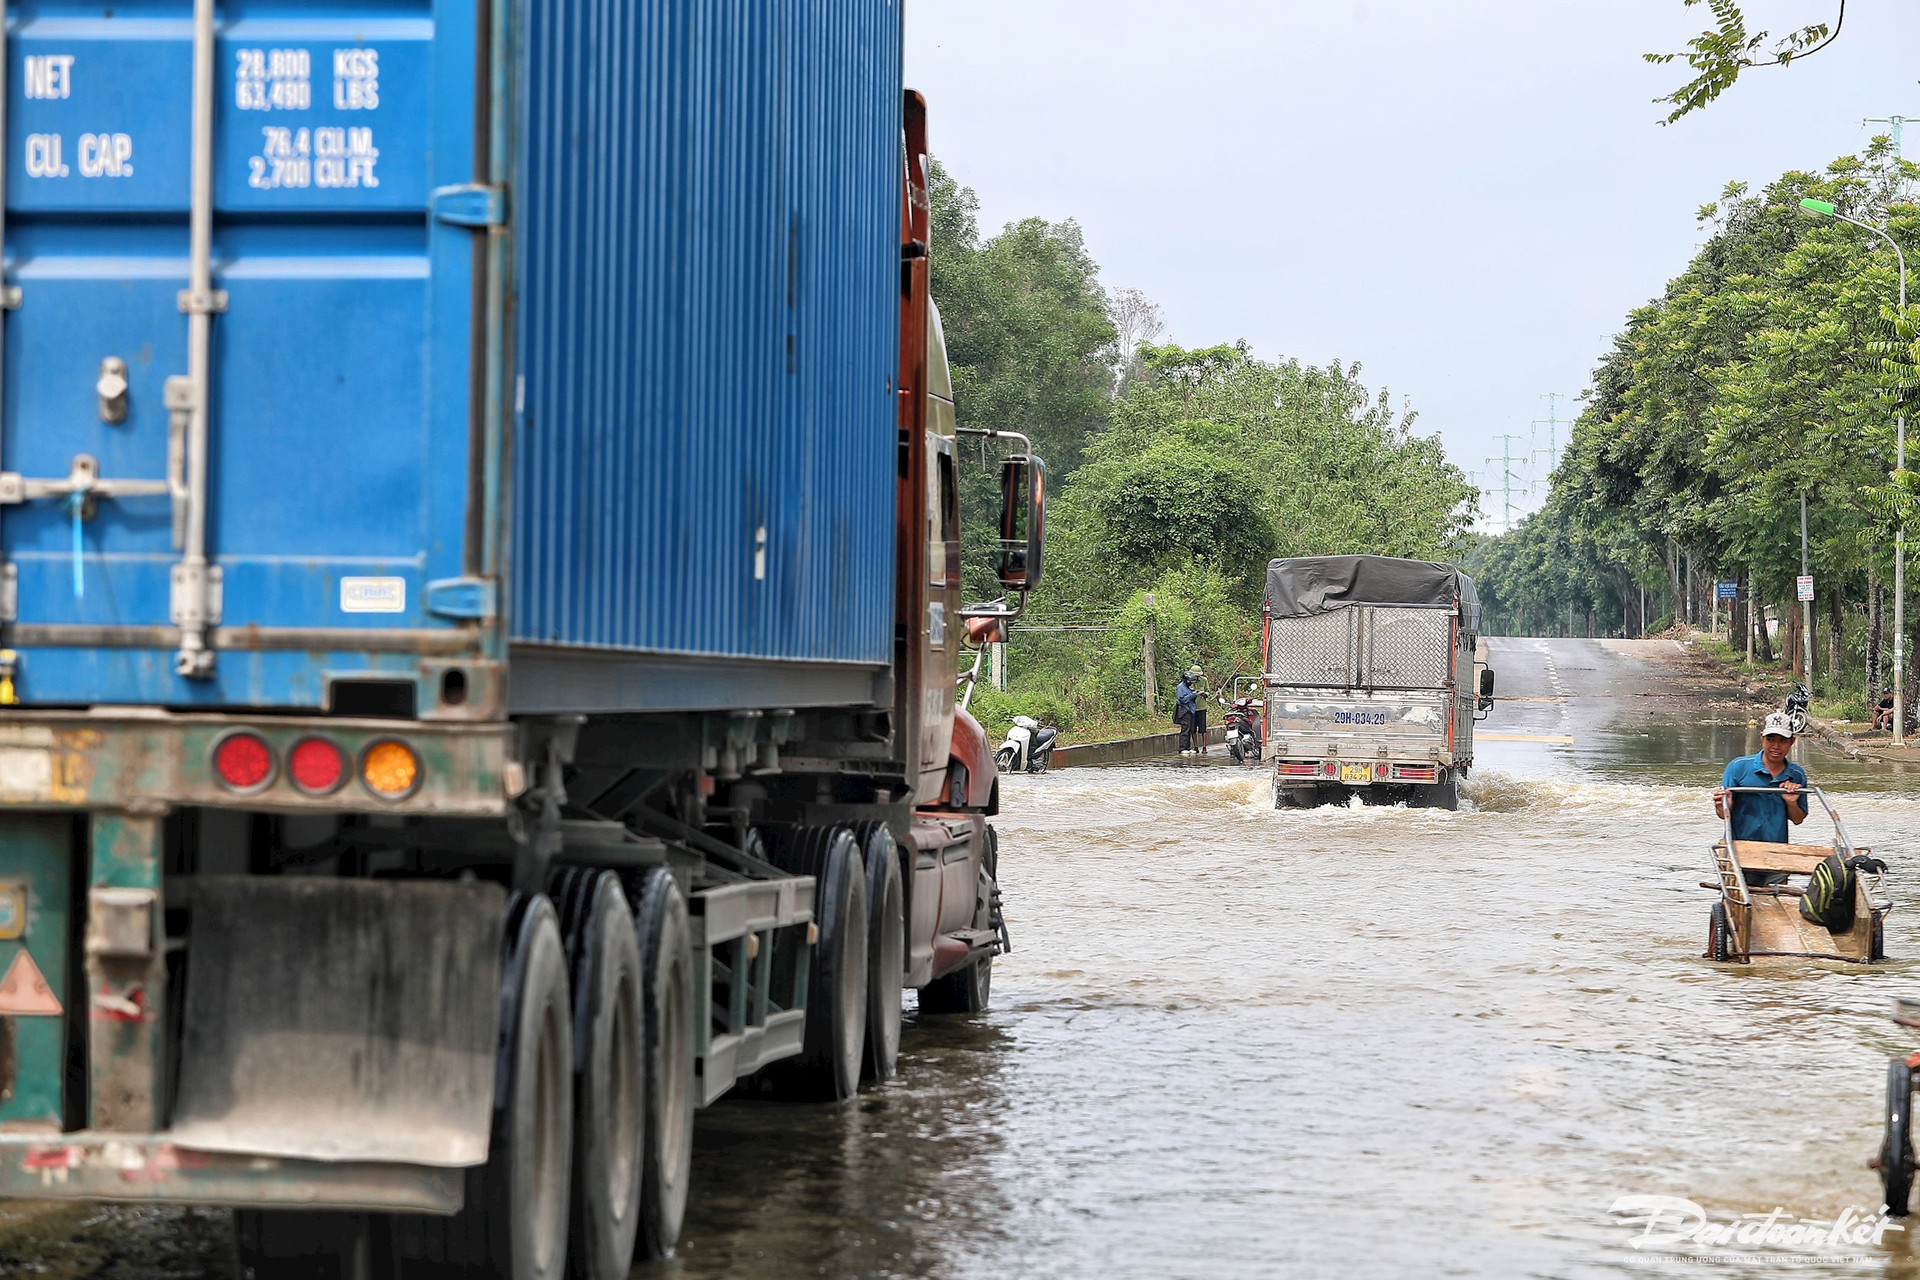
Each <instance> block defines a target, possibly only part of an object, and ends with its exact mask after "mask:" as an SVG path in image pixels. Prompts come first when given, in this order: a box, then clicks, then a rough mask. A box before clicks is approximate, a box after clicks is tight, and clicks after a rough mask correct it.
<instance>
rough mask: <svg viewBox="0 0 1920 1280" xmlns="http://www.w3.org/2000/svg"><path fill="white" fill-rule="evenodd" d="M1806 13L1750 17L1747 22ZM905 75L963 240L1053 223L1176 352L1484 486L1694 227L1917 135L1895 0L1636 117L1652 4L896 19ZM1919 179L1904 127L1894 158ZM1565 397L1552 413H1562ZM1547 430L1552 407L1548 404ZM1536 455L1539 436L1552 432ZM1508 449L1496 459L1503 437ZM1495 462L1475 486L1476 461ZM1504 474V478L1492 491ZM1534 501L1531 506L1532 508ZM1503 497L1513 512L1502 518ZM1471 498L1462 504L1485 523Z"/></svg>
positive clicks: (1662, 275) (1678, 21)
mask: <svg viewBox="0 0 1920 1280" xmlns="http://www.w3.org/2000/svg"><path fill="white" fill-rule="evenodd" d="M1834 7H1835V0H1754V2H1752V3H1749V4H1748V12H1749V16H1750V19H1752V24H1751V25H1752V26H1753V27H1755V28H1759V27H1770V28H1772V29H1774V30H1776V31H1778V30H1785V29H1787V28H1789V27H1792V26H1798V25H1803V24H1805V23H1809V22H1817V21H1831V19H1832V13H1833V9H1834ZM906 14H907V82H908V84H910V85H912V86H913V87H915V88H917V89H919V90H920V91H922V92H923V93H925V94H926V95H927V97H928V102H929V114H930V121H931V124H930V128H931V132H932V140H933V149H934V152H935V153H936V154H937V155H938V156H939V157H940V159H941V160H942V162H943V163H945V164H946V165H947V167H948V168H949V169H950V170H951V171H952V172H953V173H954V174H955V176H956V177H958V178H959V180H960V181H961V182H963V183H965V184H966V185H968V186H971V187H972V188H974V190H975V191H976V192H977V193H978V195H979V197H980V205H981V210H980V212H981V229H982V231H983V232H986V233H989V234H990V233H992V232H993V231H995V230H997V229H998V228H999V227H1000V226H1001V225H1002V224H1004V223H1006V222H1008V221H1011V220H1014V219H1018V218H1023V217H1030V216H1039V217H1043V218H1047V219H1050V220H1059V219H1065V218H1073V219H1076V220H1077V221H1078V222H1079V223H1080V225H1081V226H1082V227H1083V228H1084V229H1085V232H1086V238H1087V244H1088V247H1089V248H1090V249H1091V250H1092V253H1093V256H1094V258H1095V259H1096V260H1097V261H1098V262H1099V264H1100V268H1101V276H1102V279H1103V281H1104V283H1105V284H1106V285H1107V286H1108V287H1109V288H1125V287H1134V288H1138V289H1142V290H1144V291H1145V292H1146V293H1147V294H1148V295H1149V296H1150V297H1152V298H1153V299H1154V300H1155V301H1156V302H1158V303H1159V304H1160V305H1161V307H1162V308H1163V309H1164V311H1165V313H1166V317H1167V321H1168V325H1169V329H1168V338H1169V339H1170V340H1172V341H1175V342H1179V343H1181V344H1183V345H1186V346H1204V345H1209V344H1212V343H1215V342H1223V341H1232V340H1235V339H1240V338H1244V339H1246V340H1247V341H1248V342H1249V343H1251V344H1252V346H1253V349H1254V351H1255V352H1256V353H1257V354H1258V355H1261V356H1263V357H1269V358H1271V357H1274V356H1279V355H1287V356H1295V357H1298V358H1300V359H1302V360H1305V361H1309V362H1312V363H1324V362H1325V361H1327V360H1330V359H1334V358H1338V359H1341V360H1348V361H1351V360H1357V361H1359V362H1360V363H1361V365H1362V366H1363V375H1362V376H1363V378H1364V379H1365V380H1366V381H1367V382H1368V383H1369V385H1371V386H1374V387H1376V388H1377V387H1379V386H1382V385H1384V386H1386V387H1388V388H1389V389H1390V390H1391V391H1392V392H1393V394H1394V397H1395V399H1396V400H1397V401H1398V400H1402V399H1404V400H1406V401H1407V402H1409V403H1410V404H1411V405H1412V407H1413V408H1414V409H1415V410H1417V411H1418V412H1419V414H1420V420H1419V424H1418V428H1417V429H1420V430H1424V431H1438V432H1439V433H1440V435H1441V437H1442V439H1443V440H1444V441H1445V442H1446V446H1447V452H1448V454H1449V456H1450V457H1451V458H1452V459H1453V461H1454V462H1455V463H1456V464H1457V465H1458V466H1460V467H1461V468H1462V469H1463V470H1470V471H1475V472H1478V473H1480V474H1479V476H1478V477H1477V478H1478V479H1479V480H1480V482H1481V483H1482V484H1486V485H1490V486H1492V485H1496V484H1497V477H1498V473H1499V471H1500V469H1501V468H1500V463H1499V461H1498V460H1497V458H1498V455H1499V454H1500V451H1501V442H1500V441H1499V440H1498V438H1497V437H1498V436H1499V435H1500V434H1501V433H1503V432H1512V433H1517V434H1520V435H1522V436H1526V435H1529V433H1531V434H1532V436H1533V443H1534V444H1535V445H1537V447H1538V448H1539V449H1540V450H1541V451H1542V454H1543V456H1542V459H1541V461H1540V463H1539V465H1538V466H1537V468H1536V469H1535V471H1536V474H1539V475H1542V476H1543V475H1544V473H1545V469H1546V468H1545V460H1544V451H1545V449H1546V446H1547V427H1546V425H1545V423H1544V422H1541V423H1540V424H1539V425H1537V426H1536V425H1534V420H1535V419H1545V418H1546V417H1547V410H1548V402H1547V401H1546V400H1545V399H1543V398H1542V397H1543V396H1544V395H1545V393H1547V392H1558V393H1560V394H1561V395H1562V396H1563V397H1566V396H1572V395H1577V394H1578V393H1579V392H1581V391H1582V390H1583V389H1585V387H1586V386H1587V382H1588V375H1589V373H1590V371H1591V369H1592V367H1593V365H1594V362H1595V360H1596V358H1597V357H1598V355H1599V354H1600V352H1601V351H1602V350H1603V348H1604V346H1605V344H1606V343H1607V341H1608V337H1609V335H1611V334H1612V333H1614V332H1616V331H1617V330H1619V329H1620V328H1622V327H1623V323H1624V319H1625V316H1626V313H1627V312H1628V311H1629V310H1630V309H1631V308H1633V307H1635V306H1638V305H1639V304H1641V303H1642V302H1645V301H1646V300H1647V299H1648V298H1650V297H1652V296H1653V295H1655V294H1656V293H1658V292H1659V291H1660V290H1661V288H1662V287H1663V285H1664V284H1665V282H1666V281H1667V280H1668V279H1669V278H1671V277H1672V276H1673V275H1675V274H1677V273H1678V272H1679V271H1680V270H1681V269H1682V268H1683V267H1684V266H1685V265H1686V262H1687V260H1688V258H1689V257H1690V256H1691V255H1692V252H1693V250H1694V248H1695V246H1696V245H1697V244H1698V243H1699V242H1700V240H1701V238H1702V237H1701V234H1700V230H1699V228H1698V226H1697V225H1696V223H1695V220H1694V213H1695V210H1696V209H1697V208H1698V207H1699V206H1700V205H1701V204H1703V203H1705V202H1707V201H1709V200H1712V199H1714V198H1715V197H1716V196H1717V194H1718V193H1719V191H1720V188H1721V186H1722V185H1723V184H1724V183H1725V182H1726V181H1728V180H1729V179H1735V178H1737V179H1743V180H1747V181H1750V182H1752V183H1754V184H1755V185H1760V184H1763V183H1765V182H1766V181H1768V180H1770V179H1771V178H1774V177H1777V176H1778V175H1779V174H1780V173H1782V172H1783V171H1785V170H1787V169H1793V168H1799V169H1816V168H1819V167H1821V166H1822V165H1824V164H1825V163H1826V162H1827V161H1829V160H1831V159H1832V158H1834V157H1835V156H1839V155H1845V154H1850V153H1853V152H1856V151H1858V150H1859V149H1861V148H1863V147H1864V146H1865V145H1866V142H1867V140H1868V138H1869V136H1870V135H1871V134H1872V133H1873V132H1884V131H1886V129H1887V126H1885V125H1874V126H1871V127H1863V126H1862V124H1861V120H1862V118H1863V117H1867V116H1890V115H1895V114H1900V115H1911V116H1913V117H1917V118H1920V84H1916V79H1917V78H1920V4H1915V3H1913V2H1912V0H1854V4H1853V5H1852V6H1851V8H1850V10H1849V12H1848V15H1847V21H1846V26H1845V28H1844V29H1843V31H1842V32H1841V36H1840V39H1839V40H1838V41H1836V42H1835V44H1834V45H1833V46H1832V47H1831V48H1829V49H1827V50H1825V51H1823V52H1821V53H1820V54H1818V55H1816V56H1814V57H1812V58H1810V59H1808V60H1806V61H1804V62H1801V63H1799V64H1797V65H1795V66H1793V67H1792V68H1790V69H1788V70H1786V71H1784V72H1783V71H1780V70H1777V69H1770V70H1757V71H1754V72H1751V73H1749V74H1748V75H1746V76H1744V77H1743V78H1742V79H1741V81H1740V83H1739V84H1738V85H1737V86H1736V87H1735V88H1734V89H1733V91H1732V92H1731V93H1730V94H1728V95H1727V96H1726V97H1723V98H1722V99H1721V100H1720V101H1719V102H1717V103H1715V104H1714V105H1713V106H1711V107H1709V108H1708V109H1707V110H1706V111H1705V112H1704V113H1698V114H1695V115H1693V116H1690V117H1688V118H1687V119H1685V120H1683V121H1681V122H1680V123H1678V124H1675V125H1671V126H1666V127H1662V126H1661V124H1660V123H1659V121H1660V118H1661V116H1662V115H1663V114H1664V113H1663V112H1662V111H1661V110H1660V109H1659V108H1658V107H1656V106H1655V105H1654V104H1653V102H1652V101H1651V99H1653V98H1655V97H1657V96H1658V95H1660V94H1661V93H1664V92H1666V91H1668V90H1670V89H1671V88H1673V87H1675V86H1676V85H1677V84H1678V83H1679V82H1680V80H1681V79H1682V78H1683V76H1682V74H1681V72H1682V69H1681V68H1678V67H1674V66H1668V67H1651V66H1648V65H1647V64H1645V63H1644V62H1642V61H1641V59H1640V56H1639V55H1640V54H1642V53H1644V52H1647V51H1649V50H1656V49H1663V50H1672V49H1678V48H1679V47H1681V45H1682V43H1683V42H1684V41H1685V40H1686V39H1687V38H1688V37H1689V36H1691V35H1692V34H1693V33H1694V32H1696V31H1698V30H1699V29H1700V28H1701V27H1702V26H1704V25H1705V22H1706V16H1707V15H1706V13H1705V8H1704V6H1701V7H1699V8H1694V9H1686V8H1683V7H1682V5H1681V3H1680V0H1357V2H1356V0H1314V2H1312V3H1308V2H1306V0H1274V2H1272V3H1252V2H1244V0H1243V2H1233V3H1229V2H1227V0H1158V2H1156V3H1147V2H1144V0H908V3H907V10H906ZM1906 146H1908V147H1910V148H1911V150H1910V151H1908V155H1909V156H1910V157H1912V158H1915V159H1920V121H1917V122H1916V124H1915V126H1914V127H1913V130H1912V132H1911V136H1910V137H1909V138H1908V139H1906ZM1565 403H1566V401H1565V400H1564V399H1563V401H1562V404H1563V405H1564V404H1565ZM1563 413H1564V411H1563ZM1559 434H1560V439H1561V441H1562V442H1564V440H1565V428H1564V427H1562V428H1561V429H1560V433H1559ZM1511 447H1512V448H1513V449H1514V451H1515V452H1516V454H1518V453H1521V452H1524V451H1525V450H1526V449H1527V448H1528V447H1529V445H1528V442H1527V441H1520V442H1516V443H1514V444H1513V445H1512V446H1511ZM1489 457H1494V458H1496V461H1495V462H1494V463H1493V464H1492V465H1491V467H1489V465H1488V463H1487V459H1488V458H1489ZM1518 469H1519V468H1518V466H1516V470H1518ZM1543 487H1544V486H1543ZM1523 499H1524V495H1523V494H1522V493H1521V492H1520V491H1519V487H1518V486H1517V485H1516V492H1515V506H1516V508H1517V509H1525V508H1526V507H1530V506H1532V505H1536V503H1535V502H1534V501H1530V500H1523ZM1501 504H1502V497H1501V495H1500V494H1499V493H1497V492H1496V493H1494V495H1493V496H1492V497H1491V499H1490V500H1489V501H1487V503H1486V506H1487V509H1488V511H1489V512H1490V514H1491V517H1492V520H1493V523H1494V527H1498V526H1499V525H1500V523H1501Z"/></svg>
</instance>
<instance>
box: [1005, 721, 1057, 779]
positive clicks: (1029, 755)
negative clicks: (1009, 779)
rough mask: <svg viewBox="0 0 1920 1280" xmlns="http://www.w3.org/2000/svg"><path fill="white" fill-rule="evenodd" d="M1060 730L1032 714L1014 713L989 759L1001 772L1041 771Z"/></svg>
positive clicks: (1044, 769)
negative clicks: (1005, 737) (998, 745)
mask: <svg viewBox="0 0 1920 1280" xmlns="http://www.w3.org/2000/svg"><path fill="white" fill-rule="evenodd" d="M1059 737H1060V731H1059V730H1058V729H1052V728H1049V727H1047V726H1046V725H1043V724H1041V723H1040V722H1039V721H1038V720H1035V719H1034V718H1033V717H1032V716H1015V717H1014V718H1013V727H1012V728H1011V729H1008V730H1007V740H1006V741H1005V742H1003V743H1001V744H1000V749H999V750H998V751H996V752H994V753H993V762H994V764H995V765H996V766H997V767H998V768H999V770H1000V772H1002V773H1045V772H1046V771H1047V764H1048V762H1049V761H1051V760H1052V759H1053V745H1054V743H1055V742H1056V741H1058V739H1059Z"/></svg>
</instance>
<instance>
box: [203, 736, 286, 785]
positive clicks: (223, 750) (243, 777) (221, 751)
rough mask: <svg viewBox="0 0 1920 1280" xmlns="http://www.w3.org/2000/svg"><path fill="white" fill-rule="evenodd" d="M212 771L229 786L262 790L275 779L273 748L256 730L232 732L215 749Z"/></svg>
mask: <svg viewBox="0 0 1920 1280" xmlns="http://www.w3.org/2000/svg"><path fill="white" fill-rule="evenodd" d="M213 772H214V773H215V775H217V776H218V777H219V779H220V781H221V782H223V783H225V784H226V785H227V787H228V788H229V789H230V790H233V791H239V792H250V791H259V790H261V789H262V788H264V787H265V786H266V785H267V784H268V783H270V782H272V781H273V748H271V747H269V746H268V745H267V743H266V740H265V739H264V738H261V737H260V736H259V735H258V734H253V733H230V734H228V735H227V736H226V737H224V738H222V739H221V740H220V745H218V746H216V747H215V748H214V749H213Z"/></svg>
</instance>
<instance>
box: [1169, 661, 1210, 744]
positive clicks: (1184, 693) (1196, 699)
mask: <svg viewBox="0 0 1920 1280" xmlns="http://www.w3.org/2000/svg"><path fill="white" fill-rule="evenodd" d="M1199 676H1200V673H1199V672H1198V671H1195V670H1193V669H1191V668H1189V669H1188V670H1186V671H1183V672H1181V673H1180V683H1179V684H1176V685H1175V686H1173V722H1174V723H1175V724H1177V725H1179V726H1180V754H1181V755H1183V756H1184V755H1187V754H1188V753H1190V752H1191V751H1192V750H1193V727H1194V722H1195V720H1197V719H1198V718H1199V716H1200V715H1201V714H1202V713H1201V711H1200V695H1199V693H1198V692H1197V691H1196V686H1198V685H1199V683H1200V679H1199ZM1206 740H1207V739H1206V736H1205V734H1204V733H1203V734H1202V736H1201V738H1200V741H1201V743H1202V745H1204V744H1205V743H1206Z"/></svg>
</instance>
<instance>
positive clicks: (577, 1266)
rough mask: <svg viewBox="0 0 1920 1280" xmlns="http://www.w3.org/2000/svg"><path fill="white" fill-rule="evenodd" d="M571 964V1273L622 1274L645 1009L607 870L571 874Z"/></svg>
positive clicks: (633, 1206)
mask: <svg viewBox="0 0 1920 1280" xmlns="http://www.w3.org/2000/svg"><path fill="white" fill-rule="evenodd" d="M566 874H567V875H568V876H569V877H571V878H572V880H573V881H574V885H573V888H572V892H570V893H568V894H566V895H565V896H564V901H565V903H566V906H565V910H564V915H565V925H566V935H567V950H568V952H569V953H570V955H571V957H572V961H573V965H572V969H573V973H572V978H573V1053H574V1064H573V1067H574V1074H573V1105H574V1110H573V1120H574V1123H573V1221H572V1235H571V1237H570V1239H569V1242H568V1246H567V1259H568V1263H569V1266H568V1274H569V1275H571V1276H573V1277H575V1280H621V1277H623V1276H625V1275H626V1274H627V1272H628V1271H629V1270H630V1269H631V1268H632V1266H633V1248H634V1240H635V1237H636V1236H637V1235H638V1232H639V1222H640V1183H641V1176H640V1167H641V1164H642V1163H643V1157H642V1152H643V1151H644V1149H645V1138H646V1107H645V1105H644V1102H643V1093H644V1091H645V1088H646V1072H645V1071H644V1069H643V1065H642V1064H643V1063H644V1061H645V1052H646V1036H645V1024H646V1011H645V1008H644V1001H643V999H642V996H641V981H640V947H639V942H638V939H637V938H636V936H635V930H634V926H633V914H632V912H631V910H630V909H629V908H628V906H627V899H626V895H625V894H623V893H622V892H621V891H620V882H619V880H618V879H617V878H616V877H615V876H614V875H613V874H612V873H611V872H606V871H600V872H569V873H566Z"/></svg>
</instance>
